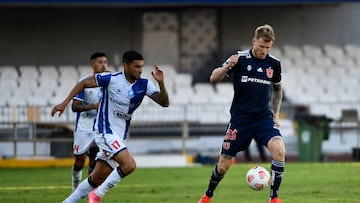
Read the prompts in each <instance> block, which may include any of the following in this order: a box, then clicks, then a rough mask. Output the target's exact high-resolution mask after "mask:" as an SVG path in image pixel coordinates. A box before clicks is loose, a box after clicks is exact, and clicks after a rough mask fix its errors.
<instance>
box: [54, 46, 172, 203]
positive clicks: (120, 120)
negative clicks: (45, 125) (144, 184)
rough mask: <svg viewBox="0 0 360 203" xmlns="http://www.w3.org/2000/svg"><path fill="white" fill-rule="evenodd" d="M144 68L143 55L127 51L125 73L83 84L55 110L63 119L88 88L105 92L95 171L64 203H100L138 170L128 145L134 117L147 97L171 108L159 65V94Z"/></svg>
mask: <svg viewBox="0 0 360 203" xmlns="http://www.w3.org/2000/svg"><path fill="white" fill-rule="evenodd" d="M143 66H144V59H143V57H142V55H141V54H139V53H138V52H136V51H127V52H125V53H124V54H123V68H124V70H123V71H121V72H116V73H99V74H96V75H92V76H90V77H88V78H86V79H84V80H82V81H81V82H79V83H77V84H76V85H75V87H74V88H73V89H72V90H71V92H70V94H69V95H68V96H67V97H66V99H65V100H64V101H63V102H62V103H60V104H58V105H56V106H55V107H54V108H53V109H52V111H51V115H52V116H54V115H55V114H56V112H59V116H61V114H62V113H63V112H64V110H65V109H66V107H67V105H68V103H69V102H70V100H71V98H73V97H74V96H75V95H76V94H78V93H79V92H81V91H82V90H83V89H84V88H91V87H102V88H103V89H102V91H103V98H102V100H101V103H100V106H99V109H98V114H97V119H96V123H95V126H94V127H95V133H96V134H95V142H96V144H97V145H98V147H99V149H100V152H99V153H98V155H97V163H96V165H95V169H94V171H93V173H92V174H91V175H90V176H89V177H88V179H87V180H84V181H82V182H81V183H80V185H79V186H78V187H77V189H76V190H75V191H74V192H73V193H72V194H71V195H70V196H69V197H67V198H66V199H65V200H64V201H63V202H64V203H74V202H78V201H80V200H81V199H82V198H84V197H86V196H87V195H88V198H89V202H91V203H97V202H100V200H101V198H102V197H103V196H104V195H105V193H106V192H107V191H108V190H109V189H110V188H112V187H114V186H115V185H117V184H118V183H119V182H120V181H121V179H123V178H125V177H126V176H127V175H129V174H130V173H132V172H133V171H134V170H135V168H136V163H135V160H134V158H133V156H132V155H131V153H130V152H129V150H128V149H127V147H126V145H125V140H126V138H127V135H128V129H129V126H130V120H131V115H132V113H133V112H134V111H135V109H136V108H137V107H138V106H139V105H140V104H141V102H142V100H143V98H144V96H145V95H147V96H149V97H150V98H151V99H152V100H153V101H155V102H156V103H157V104H159V105H160V106H162V107H168V106H169V96H168V93H167V91H166V88H165V83H164V74H163V72H162V70H161V69H160V68H159V66H158V65H156V64H155V65H154V71H153V72H152V76H153V77H154V79H155V80H156V81H157V83H158V84H159V88H160V90H157V89H156V87H155V85H154V84H153V83H152V82H151V81H150V80H149V79H146V78H141V73H142V70H143ZM101 183H102V184H101Z"/></svg>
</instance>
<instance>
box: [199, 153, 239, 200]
mask: <svg viewBox="0 0 360 203" xmlns="http://www.w3.org/2000/svg"><path fill="white" fill-rule="evenodd" d="M233 160H234V157H232V156H228V155H225V154H221V155H220V157H219V161H218V163H217V164H216V165H215V166H214V168H213V170H212V173H211V177H210V181H209V185H208V189H207V190H206V192H205V194H204V195H203V196H202V197H201V199H200V200H199V203H208V202H210V201H211V198H212V197H213V195H214V191H215V189H216V187H217V186H218V185H219V183H220V181H221V180H222V179H223V178H224V176H225V174H226V172H227V171H228V170H229V168H230V166H231V164H232V163H233Z"/></svg>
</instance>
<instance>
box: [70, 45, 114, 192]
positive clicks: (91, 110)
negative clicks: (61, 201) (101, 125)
mask: <svg viewBox="0 0 360 203" xmlns="http://www.w3.org/2000/svg"><path fill="white" fill-rule="evenodd" d="M90 66H91V68H92V73H91V74H89V75H87V76H85V77H83V78H82V79H81V80H83V79H85V78H87V77H89V76H90V75H92V74H96V73H102V72H104V71H106V70H107V57H106V54H105V53H101V52H96V53H93V54H92V55H91V56H90ZM81 80H80V81H81ZM101 95H102V92H101V88H100V87H95V88H85V89H84V90H82V91H81V92H80V93H79V94H77V95H76V96H75V97H74V98H73V101H72V110H73V112H76V122H75V129H74V143H73V155H74V157H75V161H74V165H73V167H72V178H71V179H72V191H74V190H75V189H76V188H77V186H78V185H79V183H80V181H81V177H82V171H83V168H84V166H85V160H86V155H88V156H89V170H88V172H89V174H91V173H92V171H93V170H94V168H95V163H96V162H95V157H96V154H97V152H98V151H99V149H98V147H97V146H96V144H95V142H94V138H95V133H94V130H93V127H94V123H95V119H96V115H97V109H98V107H99V102H100V99H101Z"/></svg>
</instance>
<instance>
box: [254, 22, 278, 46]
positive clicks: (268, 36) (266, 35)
mask: <svg viewBox="0 0 360 203" xmlns="http://www.w3.org/2000/svg"><path fill="white" fill-rule="evenodd" d="M255 38H256V39H260V38H262V39H263V40H264V41H265V42H270V41H273V42H275V33H274V29H273V28H272V27H271V25H268V24H265V25H261V26H259V27H257V28H256V30H255Z"/></svg>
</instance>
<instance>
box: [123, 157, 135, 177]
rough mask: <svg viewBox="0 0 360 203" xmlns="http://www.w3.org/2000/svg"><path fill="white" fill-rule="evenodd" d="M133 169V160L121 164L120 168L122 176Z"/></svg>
mask: <svg viewBox="0 0 360 203" xmlns="http://www.w3.org/2000/svg"><path fill="white" fill-rule="evenodd" d="M135 169H136V162H135V161H134V160H132V161H129V162H128V163H127V164H123V165H121V170H122V172H123V175H124V176H127V175H129V174H130V173H132V172H134V171H135Z"/></svg>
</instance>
